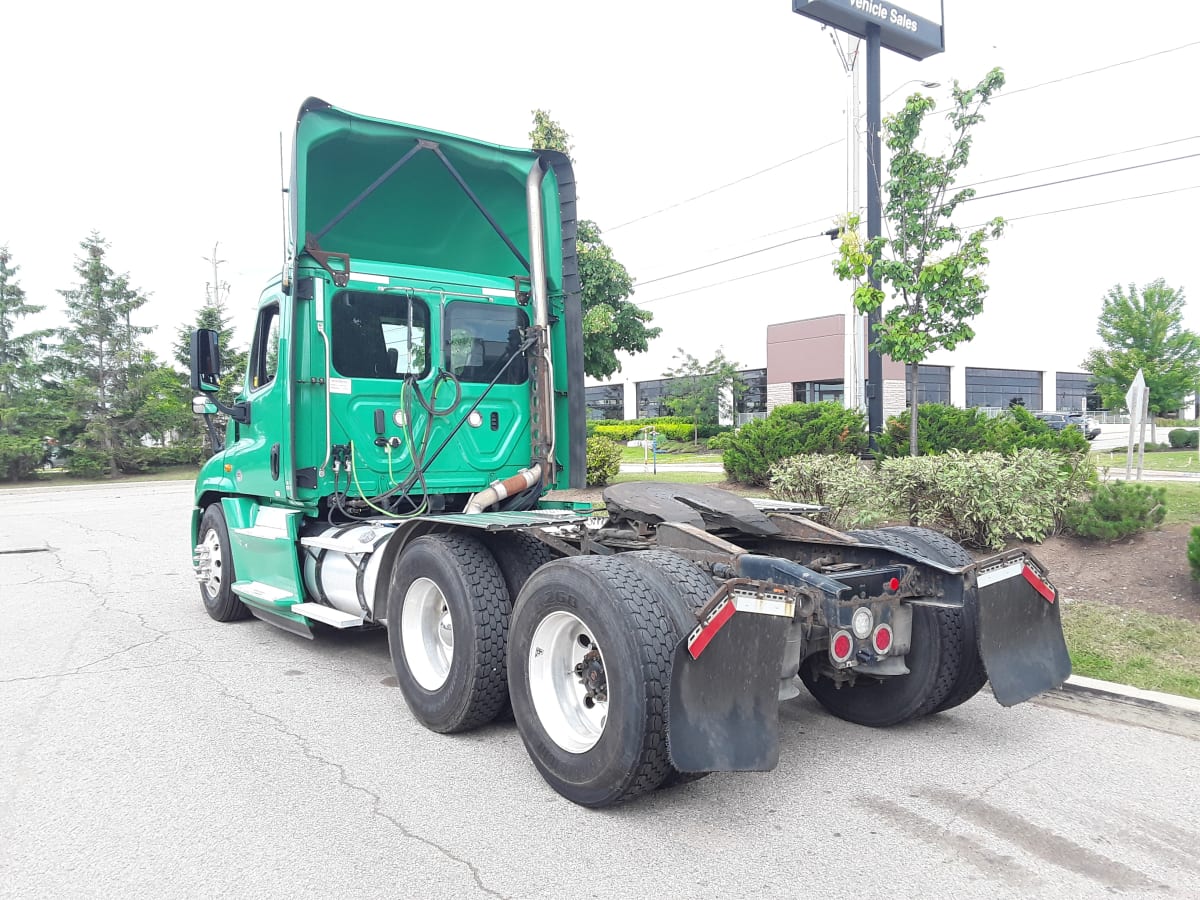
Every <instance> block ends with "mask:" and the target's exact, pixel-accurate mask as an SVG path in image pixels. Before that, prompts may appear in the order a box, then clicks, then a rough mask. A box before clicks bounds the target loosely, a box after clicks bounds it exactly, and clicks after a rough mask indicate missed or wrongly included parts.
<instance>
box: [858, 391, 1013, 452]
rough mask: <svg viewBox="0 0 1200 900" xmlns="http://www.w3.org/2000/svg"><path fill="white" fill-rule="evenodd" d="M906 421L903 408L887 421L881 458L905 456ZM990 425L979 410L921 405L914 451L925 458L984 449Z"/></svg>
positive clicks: (906, 449) (908, 417)
mask: <svg viewBox="0 0 1200 900" xmlns="http://www.w3.org/2000/svg"><path fill="white" fill-rule="evenodd" d="M909 419H910V416H909V411H908V410H907V409H906V410H905V411H904V412H902V413H901V414H900V415H898V416H892V417H891V418H890V419H888V420H887V426H886V428H885V429H884V430H883V432H882V433H881V434H880V435H879V438H878V443H879V452H880V455H881V456H908V423H909ZM989 422H990V420H989V419H988V417H987V416H986V415H984V414H983V413H982V412H980V411H979V410H978V409H974V408H971V409H962V408H960V407H957V406H948V405H946V404H945V403H922V404H921V405H920V406H919V407H917V451H918V452H919V453H920V454H921V455H922V456H927V455H929V454H932V453H945V452H946V451H947V450H984V449H986V448H987V432H988V423H989Z"/></svg>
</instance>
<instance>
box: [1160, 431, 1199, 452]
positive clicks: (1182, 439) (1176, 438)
mask: <svg viewBox="0 0 1200 900" xmlns="http://www.w3.org/2000/svg"><path fill="white" fill-rule="evenodd" d="M1167 440H1168V441H1170V442H1171V446H1172V447H1173V448H1174V449H1176V450H1195V449H1196V448H1198V447H1200V431H1191V430H1190V429H1187V428H1172V429H1171V431H1170V432H1169V433H1168V434H1167Z"/></svg>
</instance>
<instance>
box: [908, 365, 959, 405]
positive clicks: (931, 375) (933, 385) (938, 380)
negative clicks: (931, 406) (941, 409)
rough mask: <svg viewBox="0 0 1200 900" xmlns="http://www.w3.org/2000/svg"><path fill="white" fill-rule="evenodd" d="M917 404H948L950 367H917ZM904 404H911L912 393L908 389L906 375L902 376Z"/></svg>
mask: <svg viewBox="0 0 1200 900" xmlns="http://www.w3.org/2000/svg"><path fill="white" fill-rule="evenodd" d="M917 377H918V385H917V402H918V403H945V404H946V405H947V406H948V405H949V404H950V367H949V366H917ZM904 402H905V404H906V405H907V404H911V403H912V391H911V390H909V388H908V373H907V371H906V372H905V375H904Z"/></svg>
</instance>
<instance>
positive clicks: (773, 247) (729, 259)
mask: <svg viewBox="0 0 1200 900" xmlns="http://www.w3.org/2000/svg"><path fill="white" fill-rule="evenodd" d="M828 237H829V235H828V234H809V235H805V236H804V237H798V238H792V239H791V240H790V241H782V242H781V243H778V244H772V245H771V246H769V247H759V248H758V249H757V250H750V251H747V252H746V253H739V254H738V255H737V256H729V257H726V258H725V259H718V260H716V261H715V262H710V263H705V264H704V265H702V266H695V267H693V268H691V269H684V270H683V271H680V272H672V273H671V274H670V275H659V276H658V277H657V278H650V279H648V280H646V281H639V282H638V287H645V286H646V285H648V284H654V283H655V282H656V281H666V280H667V279H668V278H678V277H679V276H680V275H689V274H691V273H692V272H699V271H700V270H701V269H711V268H712V267H713V266H719V265H722V264H724V263H727V262H733V261H734V260H738V259H745V258H746V257H747V256H757V255H758V254H759V253H766V252H767V251H768V250H778V249H779V248H780V247H787V246H790V245H791V244H798V243H800V242H801V241H811V240H812V239H813V238H826V239H828Z"/></svg>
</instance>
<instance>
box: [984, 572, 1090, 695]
mask: <svg viewBox="0 0 1200 900" xmlns="http://www.w3.org/2000/svg"><path fill="white" fill-rule="evenodd" d="M978 584H979V588H978V590H979V654H980V656H981V657H982V658H983V664H984V667H985V668H986V669H987V675H988V680H989V681H990V682H991V685H992V693H993V694H994V695H995V697H996V700H997V701H998V702H999V703H1000V705H1001V706H1014V705H1016V704H1018V703H1021V702H1023V701H1025V700H1028V699H1030V698H1031V697H1035V696H1037V695H1038V694H1040V693H1042V692H1043V691H1049V690H1053V689H1054V688H1057V687H1059V686H1060V685H1061V684H1062V683H1063V682H1064V681H1066V680H1067V677H1068V676H1069V675H1070V674H1071V657H1070V655H1069V654H1068V653H1067V643H1066V640H1065V639H1064V638H1063V630H1062V619H1061V617H1060V614H1059V603H1058V594H1057V592H1056V591H1055V590H1054V588H1053V587H1052V586H1051V585H1050V584H1049V583H1048V582H1046V581H1045V579H1043V578H1042V577H1041V576H1040V575H1039V574H1038V572H1037V570H1036V569H1034V568H1033V567H1031V566H1030V565H1029V564H1028V562H1027V561H1026V560H1025V559H1019V560H1017V561H1014V562H1009V563H1007V564H1006V565H1003V566H1000V567H997V568H993V569H992V570H990V571H984V572H981V573H980V575H979V578H978Z"/></svg>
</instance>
